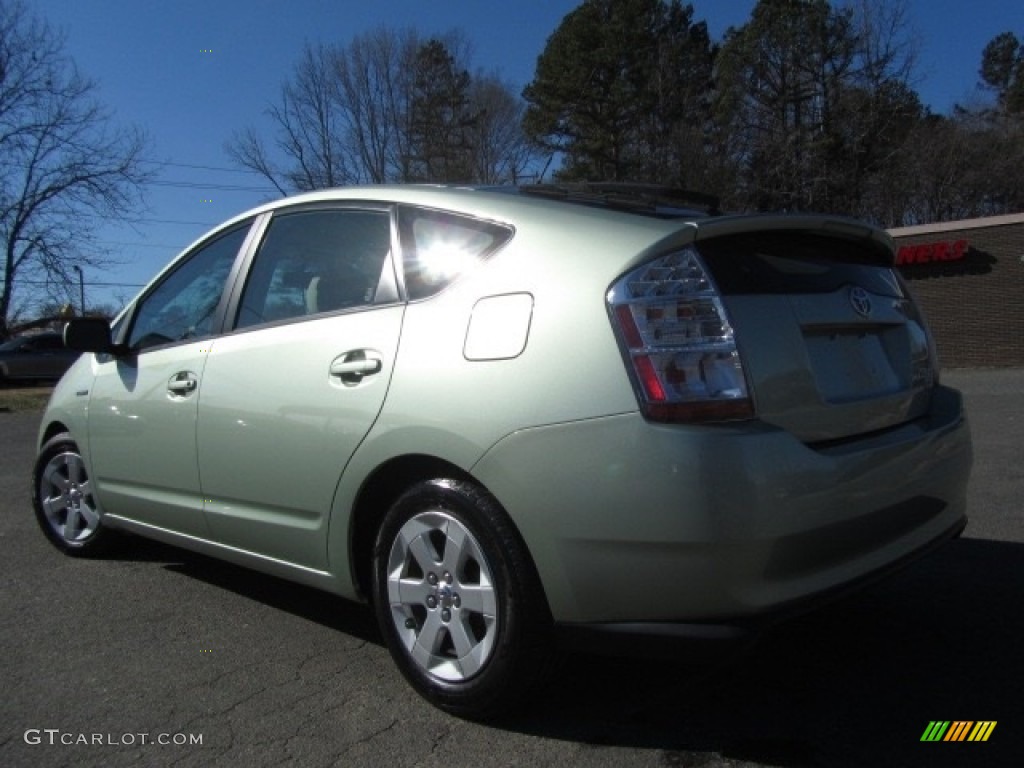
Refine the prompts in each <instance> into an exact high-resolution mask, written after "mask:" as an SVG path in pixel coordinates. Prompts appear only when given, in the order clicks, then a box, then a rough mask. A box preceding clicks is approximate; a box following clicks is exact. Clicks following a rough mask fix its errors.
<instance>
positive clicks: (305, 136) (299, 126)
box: [226, 44, 358, 195]
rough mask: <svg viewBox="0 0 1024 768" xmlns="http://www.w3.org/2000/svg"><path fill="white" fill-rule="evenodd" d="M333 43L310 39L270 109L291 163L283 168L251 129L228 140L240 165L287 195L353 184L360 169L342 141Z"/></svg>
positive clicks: (279, 142) (280, 143)
mask: <svg viewBox="0 0 1024 768" xmlns="http://www.w3.org/2000/svg"><path fill="white" fill-rule="evenodd" d="M338 55H339V54H338V51H337V50H336V49H335V48H333V47H331V46H324V45H319V46H315V47H314V46H312V45H309V44H307V45H306V47H305V48H304V49H303V52H302V58H301V59H299V62H298V63H297V64H296V66H295V73H294V77H293V78H292V79H291V80H290V81H288V82H286V83H285V84H284V85H282V86H281V100H280V102H279V103H278V104H274V105H271V106H270V107H268V109H267V111H266V114H267V115H268V116H269V117H270V118H271V120H272V121H273V123H274V124H275V126H276V128H277V138H276V144H277V149H278V151H279V152H280V153H281V154H282V155H283V156H284V157H285V158H286V159H287V161H288V167H287V168H284V169H282V168H279V167H278V166H277V165H276V164H275V163H274V162H273V161H272V160H271V157H270V153H269V152H268V151H267V149H266V147H265V146H264V144H263V141H262V139H260V138H259V136H258V135H257V134H256V133H255V132H253V131H252V130H251V129H248V130H246V131H245V132H243V133H241V134H236V135H235V136H234V137H233V138H232V139H231V141H229V142H228V144H227V146H226V149H227V152H228V154H229V155H230V156H231V157H232V159H234V160H235V161H236V162H237V163H238V164H239V165H241V166H243V167H245V168H249V169H250V170H253V171H256V172H257V173H260V174H262V175H263V176H264V177H266V178H267V179H268V180H269V181H270V182H271V183H272V184H273V185H274V186H275V187H276V188H277V190H278V191H279V192H280V193H281V194H282V195H283V194H286V192H287V191H288V190H289V189H290V190H297V191H300V192H306V191H309V190H312V189H320V188H322V187H335V186H339V185H341V184H350V183H352V182H353V181H356V180H357V178H358V177H357V175H356V173H355V172H354V171H353V169H352V168H351V166H350V164H349V163H348V161H347V157H346V153H345V148H344V147H343V145H342V143H341V127H342V125H343V123H344V117H343V115H342V110H341V109H340V107H339V104H338V99H337V89H336V78H335V69H336V67H335V62H336V60H337V58H338Z"/></svg>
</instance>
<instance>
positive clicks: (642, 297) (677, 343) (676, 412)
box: [608, 248, 754, 422]
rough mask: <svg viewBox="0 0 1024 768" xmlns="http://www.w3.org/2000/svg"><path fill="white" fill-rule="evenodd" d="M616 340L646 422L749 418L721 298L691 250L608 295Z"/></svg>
mask: <svg viewBox="0 0 1024 768" xmlns="http://www.w3.org/2000/svg"><path fill="white" fill-rule="evenodd" d="M608 306H609V311H610V314H611V318H612V324H613V325H614V326H615V330H616V336H617V338H618V340H619V344H620V345H621V347H622V352H623V356H624V357H625V359H626V361H627V365H628V368H629V374H630V377H631V378H632V380H633V385H634V388H635V389H636V391H637V397H638V399H639V401H640V407H641V410H642V411H643V412H644V415H645V416H646V417H647V418H648V419H652V420H654V421H672V422H707V421H732V420H736V419H749V418H752V417H753V416H754V402H753V399H752V398H751V394H750V390H749V388H748V386H747V379H746V374H745V372H744V370H743V362H742V361H741V360H740V354H739V350H738V349H737V348H736V339H735V334H734V333H733V328H732V325H731V324H730V323H729V318H728V315H727V313H726V311H725V307H724V305H723V304H722V299H721V297H720V296H719V294H718V291H717V289H716V288H715V285H714V282H713V281H712V280H711V276H710V275H709V274H708V271H707V268H706V267H705V266H704V264H703V262H702V261H701V259H700V257H699V256H698V255H697V252H696V251H694V250H693V249H692V248H686V249H684V250H682V251H678V252H676V253H671V254H669V255H667V256H662V257H660V258H658V259H655V260H654V261H650V262H648V263H646V264H644V265H643V266H640V267H638V268H636V269H634V270H633V271H632V272H629V273H628V274H626V275H624V276H623V277H622V278H620V279H619V280H618V281H617V282H616V283H615V284H614V285H613V286H612V287H611V289H610V290H609V291H608Z"/></svg>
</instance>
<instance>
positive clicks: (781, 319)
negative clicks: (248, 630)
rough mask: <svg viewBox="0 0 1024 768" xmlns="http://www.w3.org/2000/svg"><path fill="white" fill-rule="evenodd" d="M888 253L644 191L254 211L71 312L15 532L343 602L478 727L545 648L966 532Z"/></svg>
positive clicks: (741, 623) (533, 672)
mask: <svg viewBox="0 0 1024 768" xmlns="http://www.w3.org/2000/svg"><path fill="white" fill-rule="evenodd" d="M892 262H893V252H892V244H891V242H890V240H889V238H888V237H887V235H885V234H884V233H883V232H881V231H879V230H877V229H874V228H872V227H870V226H867V225H865V224H862V223H858V222H855V221H850V220H847V219H843V218H840V217H830V216H793V215H788V216H718V215H714V216H712V215H705V214H703V213H699V212H694V211H692V210H689V209H686V208H685V207H683V206H682V204H681V203H680V202H679V200H678V195H677V193H676V192H675V191H673V190H666V189H661V188H657V187H646V186H631V185H617V184H605V185H599V184H591V185H547V186H538V187H523V188H519V189H510V190H501V191H498V190H481V189H464V188H448V187H431V186H422V187H416V186H390V187H389V186H379V187H366V188H349V189H337V190H327V191H322V192H316V193H311V194H307V195H302V196H299V197H294V198H290V199H286V200H281V201H278V202H275V203H272V204H269V205H266V206H263V207H261V208H257V209H255V210H253V211H250V212H248V213H245V214H242V215H241V216H238V217H237V218H235V219H233V220H231V221H229V222H227V223H226V224H224V225H223V226H221V227H219V228H218V229H216V230H214V231H213V232H211V233H209V234H208V235H206V236H204V237H203V238H202V239H201V240H199V241H197V242H196V243H194V244H193V245H192V246H190V247H189V248H188V249H187V250H186V251H185V252H184V253H183V254H182V255H181V256H180V257H178V258H177V259H176V260H175V261H174V262H172V263H171V264H170V265H169V266H168V267H167V268H166V269H165V270H164V271H163V272H162V273H161V274H159V275H158V276H157V277H156V278H155V279H154V280H153V282H152V283H151V284H150V285H149V286H148V287H147V288H145V289H144V290H143V291H142V293H141V294H140V295H139V296H138V298H136V299H135V300H134V301H133V302H132V303H131V304H130V305H129V307H128V308H127V309H126V310H125V311H124V312H123V313H122V315H121V316H120V317H119V318H118V319H117V321H116V322H115V323H114V325H113V328H108V327H107V325H106V324H104V323H102V322H98V321H91V320H88V319H85V320H76V321H72V322H71V323H70V324H69V325H68V327H67V329H66V331H65V339H66V342H67V344H68V346H69V347H71V348H74V349H79V350H86V351H88V352H90V353H91V354H85V355H83V356H82V357H81V358H80V359H79V361H78V362H77V363H76V364H75V365H74V367H73V368H72V369H71V370H70V371H69V372H68V374H67V375H66V376H65V377H64V379H63V380H62V381H61V383H60V384H59V385H58V387H57V389H56V390H55V392H54V394H53V398H52V400H51V402H50V405H49V407H48V409H47V411H46V413H45V416H44V418H43V422H42V425H41V427H40V433H39V458H38V462H37V464H36V468H35V475H34V478H33V491H34V504H35V510H36V514H37V518H38V520H39V522H40V525H41V527H42V530H43V531H44V532H45V534H46V535H47V536H48V537H49V539H50V540H51V541H52V542H53V543H54V544H55V545H56V546H58V547H59V548H61V549H62V550H64V551H65V552H67V553H68V554H74V555H86V554H91V553H95V552H101V551H103V550H105V549H107V548H108V547H110V546H112V545H115V544H121V545H122V546H123V545H124V542H123V541H118V539H117V536H118V534H119V533H120V532H123V531H128V532H131V533H135V534H139V535H142V536H147V537H151V538H154V539H159V540H161V541H164V542H169V543H171V544H175V545H180V546H183V547H188V548H190V549H194V550H198V551H201V552H205V553H208V554H212V555H214V556H217V557H222V558H224V559H227V560H230V561H233V562H235V563H241V564H244V565H247V566H250V567H252V568H255V569H258V570H260V571H264V572H267V573H272V574H277V575H280V576H283V577H285V578H289V579H293V580H295V581H298V582H301V583H304V584H308V585H313V586H316V587H320V588H323V589H326V590H329V591H331V592H333V593H336V594H338V595H342V596H344V597H346V598H349V599H353V600H368V601H369V602H371V603H372V605H373V607H374V609H375V611H376V614H377V617H378V620H379V624H380V628H381V632H382V634H383V636H384V638H385V640H386V642H387V645H388V647H389V648H390V650H391V653H392V655H393V656H394V659H395V661H396V663H397V665H398V666H399V668H400V669H401V671H402V672H403V673H404V675H405V676H406V677H407V679H408V680H409V681H410V683H411V684H412V686H413V687H414V688H415V689H416V690H417V691H418V692H419V693H421V694H422V695H423V696H425V697H426V698H428V699H429V700H430V701H432V702H434V703H435V704H437V705H438V706H440V707H442V708H444V709H446V710H448V711H450V712H453V713H456V714H459V715H462V716H467V717H477V718H484V717H490V716H494V715H495V714H497V713H499V712H500V711H502V710H503V709H505V708H506V707H509V706H511V705H514V704H515V703H517V702H520V701H521V700H523V698H524V697H526V696H528V695H529V694H530V693H531V692H532V691H535V690H536V688H537V685H538V684H539V683H541V682H542V681H543V679H544V678H545V676H546V675H548V673H549V672H550V669H551V659H552V658H553V657H554V654H553V653H552V649H553V648H554V647H555V645H556V644H557V643H558V642H559V641H567V642H570V643H572V642H577V643H582V642H591V643H592V642H599V643H600V642H608V643H614V642H615V641H616V640H619V639H622V638H626V639H628V642H629V645H630V646H634V645H636V646H637V647H639V645H640V643H639V642H638V641H640V640H643V639H645V638H660V639H662V640H664V638H666V637H668V638H702V639H716V638H721V639H727V638H732V637H736V636H738V635H739V634H741V633H742V632H743V631H745V630H746V629H748V628H750V627H751V626H753V625H756V624H757V623H758V622H760V621H762V620H766V619H771V618H773V617H776V616H778V615H781V614H782V613H784V612H787V611H789V610H793V609H796V608H801V607H803V606H805V605H807V604H809V603H812V602H814V601H816V600H819V599H821V598H823V597H825V596H828V595H831V594H833V593H835V592H837V591H841V590H844V589H846V588H848V587H850V586H852V585H855V584H858V583H860V582H862V581H864V580H865V579H867V578H870V577H873V576H877V575H879V574H882V573H885V572H887V571H889V570H891V569H892V568H893V567H895V566H897V565H899V564H901V563H904V562H906V561H908V560H910V559H912V558H914V557H915V556H917V555H920V554H921V553H923V552H925V551H927V550H929V549H930V548H932V547H934V546H935V545H937V544H939V543H941V542H942V541H944V540H946V539H948V538H950V537H953V536H956V535H958V534H959V533H960V531H961V530H962V529H963V527H964V525H965V521H966V518H965V496H966V487H967V479H968V474H969V470H970V464H971V442H970V437H969V432H968V428H967V424H966V420H965V415H964V410H963V404H962V401H961V397H960V395H959V394H958V393H957V392H956V391H954V390H952V389H949V388H947V387H945V386H943V385H942V384H941V383H940V382H939V370H938V366H937V363H936V359H935V351H934V348H933V345H932V341H931V337H930V335H929V332H928V330H927V327H926V325H925V323H924V320H923V319H922V317H921V315H920V313H919V311H918V309H917V307H916V305H915V303H914V301H913V299H912V298H911V296H910V295H909V293H908V291H907V288H906V286H905V285H904V283H903V282H902V280H901V279H900V277H899V275H898V274H897V273H896V271H895V269H894V268H893V266H892Z"/></svg>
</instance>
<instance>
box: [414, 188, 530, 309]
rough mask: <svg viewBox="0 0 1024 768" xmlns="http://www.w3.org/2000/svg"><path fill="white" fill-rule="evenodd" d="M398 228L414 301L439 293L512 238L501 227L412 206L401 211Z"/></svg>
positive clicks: (509, 233) (510, 234)
mask: <svg viewBox="0 0 1024 768" xmlns="http://www.w3.org/2000/svg"><path fill="white" fill-rule="evenodd" d="M398 226H399V231H400V233H401V238H402V267H403V270H404V273H405V290H406V293H407V294H408V297H409V298H410V299H412V300H415V299H425V298H427V297H428V296H433V295H434V294H436V293H440V292H441V291H442V290H444V289H445V288H447V287H448V286H449V285H451V284H452V283H453V282H455V281H456V280H457V279H458V278H459V277H460V276H462V275H464V274H466V273H467V272H469V271H470V270H472V269H473V268H474V267H475V266H476V265H477V264H479V263H480V262H481V261H483V260H484V259H486V258H487V257H488V256H490V255H491V254H492V253H494V252H495V251H496V250H497V249H498V248H500V247H501V246H502V245H504V244H505V243H506V242H508V241H509V239H511V237H512V229H511V228H510V227H507V226H504V225H501V224H495V223H493V222H489V221H482V220H480V219H474V218H471V217H469V216H459V215H456V214H452V213H447V212H443V211H434V210H428V209H423V208H413V207H411V206H402V207H401V208H399V212H398Z"/></svg>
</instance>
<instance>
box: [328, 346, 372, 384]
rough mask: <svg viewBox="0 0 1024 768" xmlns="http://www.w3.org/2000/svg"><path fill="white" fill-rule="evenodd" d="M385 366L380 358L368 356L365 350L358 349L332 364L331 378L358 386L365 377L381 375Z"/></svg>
mask: <svg viewBox="0 0 1024 768" xmlns="http://www.w3.org/2000/svg"><path fill="white" fill-rule="evenodd" d="M383 365H384V364H383V363H382V362H381V359H380V358H379V357H376V356H375V355H373V354H372V353H371V354H369V355H368V354H367V350H365V349H356V350H353V351H352V352H347V353H345V354H344V355H342V356H341V357H339V358H337V359H336V360H334V362H332V363H331V376H337V377H338V378H339V379H341V380H342V381H343V382H345V383H346V384H358V383H359V382H360V381H362V380H363V377H364V376H372V375H373V374H375V373H380V371H381V368H383Z"/></svg>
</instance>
